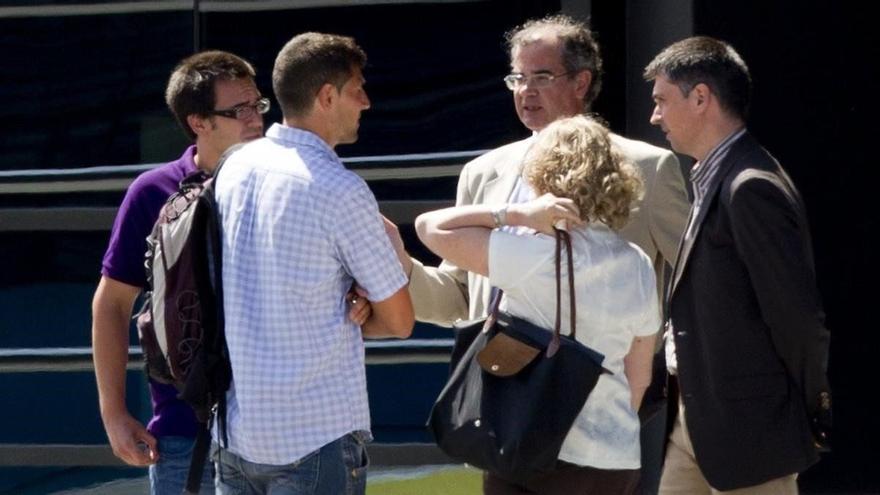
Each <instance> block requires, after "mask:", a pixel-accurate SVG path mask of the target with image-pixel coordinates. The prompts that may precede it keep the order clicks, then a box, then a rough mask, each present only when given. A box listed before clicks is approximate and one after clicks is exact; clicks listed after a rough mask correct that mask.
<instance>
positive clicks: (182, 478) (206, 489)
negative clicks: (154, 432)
mask: <svg viewBox="0 0 880 495" xmlns="http://www.w3.org/2000/svg"><path fill="white" fill-rule="evenodd" d="M156 440H157V441H158V442H159V446H158V448H159V462H157V463H156V464H153V465H152V466H150V494H151V495H180V494H181V493H183V488H184V487H185V486H186V475H187V474H189V461H190V456H191V454H192V449H193V443H195V439H193V438H188V437H171V436H169V437H158V438H157V439H156ZM199 493H201V494H202V495H210V494H213V493H214V466H213V465H212V464H211V463H210V462H208V461H206V462H205V471H204V473H203V474H202V487H201V491H200V492H199Z"/></svg>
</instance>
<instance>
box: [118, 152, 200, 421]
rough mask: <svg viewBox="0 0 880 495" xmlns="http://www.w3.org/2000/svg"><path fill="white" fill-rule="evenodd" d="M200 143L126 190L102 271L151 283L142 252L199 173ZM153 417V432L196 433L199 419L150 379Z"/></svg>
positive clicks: (169, 388)
mask: <svg viewBox="0 0 880 495" xmlns="http://www.w3.org/2000/svg"><path fill="white" fill-rule="evenodd" d="M195 153H196V148H195V146H190V147H189V148H187V149H186V151H185V152H184V153H183V155H182V156H181V157H180V158H179V159H177V160H175V161H173V162H170V163H166V164H165V165H162V166H160V167H157V168H154V169H153V170H150V171H149V172H144V173H143V174H141V175H140V176H138V178H137V179H135V180H134V182H132V183H131V185H130V186H129V187H128V191H127V192H126V193H125V199H123V200H122V204H121V205H120V206H119V211H118V212H117V213H116V221H114V222H113V230H112V231H111V233H110V244H109V245H108V246H107V252H106V253H104V262H103V267H102V269H101V274H102V275H104V276H105V277H109V278H112V279H114V280H117V281H119V282H124V283H126V284H129V285H133V286H135V287H141V288H143V287H145V286H146V285H147V275H146V273H145V271H144V253H145V252H146V251H147V236H148V235H150V232H151V231H152V230H153V224H154V223H156V219H157V218H158V217H159V210H160V209H161V208H162V205H163V204H165V201H166V200H167V199H168V197H169V196H171V195H172V194H173V193H175V192H177V189H178V186H179V184H180V181H181V180H182V179H183V178H184V177H186V176H187V175H190V174H192V173H193V172H195V171H196V170H197V169H196V164H195V161H194V160H193V158H194V157H195ZM150 397H151V398H152V401H153V417H152V419H150V423H149V424H148V425H147V429H148V430H149V431H150V433H152V434H153V435H155V436H159V437H162V436H171V435H174V436H185V437H195V435H196V431H197V427H198V426H197V423H196V419H195V415H194V414H193V412H192V409H191V408H190V407H189V406H188V405H186V404H185V403H184V402H182V401H180V400H178V399H177V389H175V388H174V387H173V386H171V385H164V384H161V383H156V382H154V381H153V380H150Z"/></svg>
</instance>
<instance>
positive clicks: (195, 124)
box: [186, 113, 214, 136]
mask: <svg viewBox="0 0 880 495" xmlns="http://www.w3.org/2000/svg"><path fill="white" fill-rule="evenodd" d="M186 125H188V126H189V128H190V129H192V131H193V133H195V135H196V136H201V135H204V134H205V133H206V132H208V131H210V130H211V129H213V128H214V123H213V122H211V118H210V117H202V116H199V115H196V114H194V113H191V114H189V115H187V116H186Z"/></svg>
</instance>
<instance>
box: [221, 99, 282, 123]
mask: <svg viewBox="0 0 880 495" xmlns="http://www.w3.org/2000/svg"><path fill="white" fill-rule="evenodd" d="M271 106H272V105H271V103H270V102H269V98H260V99H259V100H257V102H256V103H252V104H248V103H242V104H241V105H236V106H234V107H232V108H227V109H224V110H211V112H209V113H210V114H211V115H219V116H221V117H226V118H228V119H238V120H248V119H250V118H252V117H253V116H254V115H257V114H260V115H263V114H264V113H266V112H268V111H269V107H271Z"/></svg>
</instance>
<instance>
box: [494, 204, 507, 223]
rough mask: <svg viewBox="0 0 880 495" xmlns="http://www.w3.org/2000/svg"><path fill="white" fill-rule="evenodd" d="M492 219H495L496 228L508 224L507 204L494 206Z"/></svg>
mask: <svg viewBox="0 0 880 495" xmlns="http://www.w3.org/2000/svg"><path fill="white" fill-rule="evenodd" d="M492 220H494V221H495V228H496V229H497V228H500V227H503V226H505V225H507V204H506V203H505V204H503V205H501V206H496V207H495V208H492Z"/></svg>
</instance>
